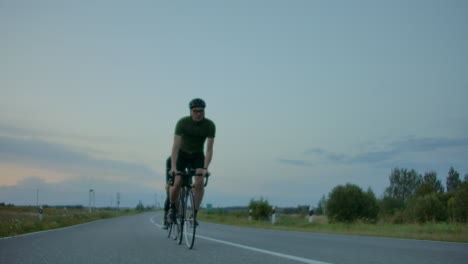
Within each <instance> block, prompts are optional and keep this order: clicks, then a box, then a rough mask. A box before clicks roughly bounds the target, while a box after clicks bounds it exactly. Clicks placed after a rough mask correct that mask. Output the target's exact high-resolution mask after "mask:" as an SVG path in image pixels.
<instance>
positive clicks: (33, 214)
mask: <svg viewBox="0 0 468 264" xmlns="http://www.w3.org/2000/svg"><path fill="white" fill-rule="evenodd" d="M136 213H139V211H134V210H121V211H114V210H99V209H97V210H94V211H93V212H91V213H90V212H89V211H88V210H87V209H67V210H64V209H63V208H44V209H43V214H42V215H43V217H42V220H40V219H39V213H38V208H37V207H32V206H31V207H10V206H1V207H0V237H8V236H16V235H20V234H25V233H31V232H37V231H42V230H48V229H54V228H60V227H66V226H71V225H77V224H82V223H86V222H91V221H96V220H100V219H106V218H111V217H118V216H124V215H131V214H136Z"/></svg>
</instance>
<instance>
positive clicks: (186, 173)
mask: <svg viewBox="0 0 468 264" xmlns="http://www.w3.org/2000/svg"><path fill="white" fill-rule="evenodd" d="M177 175H180V176H182V177H192V176H203V174H201V173H195V170H191V171H190V172H179V173H176V174H175V176H177ZM210 175H211V174H210V173H207V174H206V175H205V184H203V186H204V187H206V186H207V185H208V177H209V176H210Z"/></svg>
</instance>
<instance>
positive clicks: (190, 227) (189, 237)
mask: <svg viewBox="0 0 468 264" xmlns="http://www.w3.org/2000/svg"><path fill="white" fill-rule="evenodd" d="M184 198H185V218H184V226H185V231H184V237H185V244H186V245H187V247H188V248H189V249H192V248H193V245H194V243H195V231H196V229H197V225H196V221H195V220H196V219H195V201H194V197H193V192H192V189H190V190H188V191H187V193H186V195H185V197H184Z"/></svg>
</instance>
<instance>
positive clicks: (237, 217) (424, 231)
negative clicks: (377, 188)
mask: <svg viewBox="0 0 468 264" xmlns="http://www.w3.org/2000/svg"><path fill="white" fill-rule="evenodd" d="M198 218H199V220H200V221H206V222H211V223H218V224H225V225H234V226H242V227H252V228H264V229H274V230H285V231H301V232H316V233H327V234H342V235H360V236H376V237H389V238H404V239H420V240H433V241H447V242H461V243H468V224H452V223H427V224H386V223H377V224H366V223H352V224H336V223H334V224H330V223H328V221H327V218H326V217H325V216H314V222H313V223H308V221H307V218H306V217H305V216H299V215H279V216H277V223H276V224H274V225H273V224H271V222H270V221H254V220H252V221H249V220H248V218H247V216H245V215H244V214H236V213H222V212H217V211H206V210H202V211H200V213H199V216H198Z"/></svg>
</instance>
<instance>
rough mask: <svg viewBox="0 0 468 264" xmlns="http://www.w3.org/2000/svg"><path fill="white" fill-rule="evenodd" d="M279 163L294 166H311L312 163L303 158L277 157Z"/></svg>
mask: <svg viewBox="0 0 468 264" xmlns="http://www.w3.org/2000/svg"><path fill="white" fill-rule="evenodd" d="M278 161H279V162H280V163H283V164H289V165H295V166H304V167H312V166H313V164H312V163H310V162H308V161H305V160H291V159H278Z"/></svg>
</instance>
